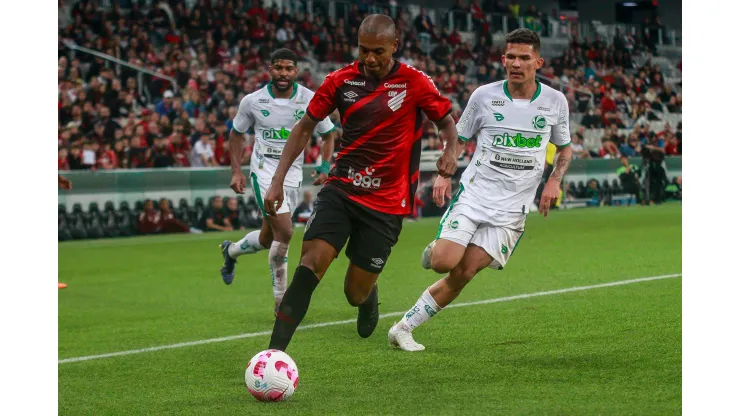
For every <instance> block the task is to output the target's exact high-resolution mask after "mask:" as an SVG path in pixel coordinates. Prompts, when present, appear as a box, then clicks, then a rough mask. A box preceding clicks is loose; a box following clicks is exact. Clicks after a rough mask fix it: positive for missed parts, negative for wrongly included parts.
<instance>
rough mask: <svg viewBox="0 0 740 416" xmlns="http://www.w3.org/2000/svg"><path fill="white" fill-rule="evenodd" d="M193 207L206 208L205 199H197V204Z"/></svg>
mask: <svg viewBox="0 0 740 416" xmlns="http://www.w3.org/2000/svg"><path fill="white" fill-rule="evenodd" d="M193 206H194V207H195V208H198V207H200V208H204V207H205V204H204V203H203V198H200V197H198V198H195V203H194V204H193Z"/></svg>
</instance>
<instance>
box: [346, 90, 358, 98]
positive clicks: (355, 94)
mask: <svg viewBox="0 0 740 416" xmlns="http://www.w3.org/2000/svg"><path fill="white" fill-rule="evenodd" d="M344 96H345V97H347V98H356V97H357V93H356V92H354V91H347V92H345V93H344Z"/></svg>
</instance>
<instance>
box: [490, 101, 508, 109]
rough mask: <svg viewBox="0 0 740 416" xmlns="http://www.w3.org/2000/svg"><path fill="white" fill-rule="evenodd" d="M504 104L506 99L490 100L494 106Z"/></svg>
mask: <svg viewBox="0 0 740 416" xmlns="http://www.w3.org/2000/svg"><path fill="white" fill-rule="evenodd" d="M505 104H506V101H504V100H493V101H491V105H492V106H494V107H503V106H504V105H505Z"/></svg>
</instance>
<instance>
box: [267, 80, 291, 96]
mask: <svg viewBox="0 0 740 416" xmlns="http://www.w3.org/2000/svg"><path fill="white" fill-rule="evenodd" d="M279 82H285V86H283V87H281V86H280V84H279ZM272 85H273V86H274V87H275V89H276V90H278V91H279V92H281V93H283V92H286V91H288V90H289V89H290V87H291V86H292V85H293V82H292V81H291V80H290V79H288V78H284V79H276V80H273V81H272Z"/></svg>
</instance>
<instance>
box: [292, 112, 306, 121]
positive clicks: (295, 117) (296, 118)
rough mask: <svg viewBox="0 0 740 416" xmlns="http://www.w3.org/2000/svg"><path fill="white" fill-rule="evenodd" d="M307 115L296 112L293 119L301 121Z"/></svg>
mask: <svg viewBox="0 0 740 416" xmlns="http://www.w3.org/2000/svg"><path fill="white" fill-rule="evenodd" d="M304 114H306V112H305V111H303V110H295V113H293V118H294V119H295V120H296V121H299V120H300V119H301V118H303V115H304Z"/></svg>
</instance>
